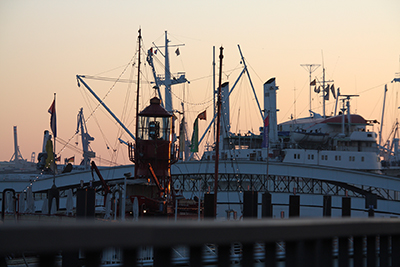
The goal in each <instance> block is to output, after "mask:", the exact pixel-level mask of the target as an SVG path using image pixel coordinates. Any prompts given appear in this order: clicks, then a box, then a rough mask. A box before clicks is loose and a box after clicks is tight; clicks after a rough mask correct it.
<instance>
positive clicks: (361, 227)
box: [0, 218, 400, 267]
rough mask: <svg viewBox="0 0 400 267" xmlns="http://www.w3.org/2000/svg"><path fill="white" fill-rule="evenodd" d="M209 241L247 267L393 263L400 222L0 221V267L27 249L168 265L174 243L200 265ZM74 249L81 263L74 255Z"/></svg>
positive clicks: (42, 261) (397, 261)
mask: <svg viewBox="0 0 400 267" xmlns="http://www.w3.org/2000/svg"><path fill="white" fill-rule="evenodd" d="M209 244H213V246H215V250H216V264H217V265H218V266H230V264H231V263H232V262H233V261H234V262H235V263H240V264H241V266H246V267H247V266H255V263H256V261H257V262H258V263H257V266H259V264H261V265H264V266H276V264H277V261H283V262H282V263H281V264H284V265H285V266H333V263H334V262H335V265H336V266H400V219H397V218H299V219H283V220H280V219H263V220H256V219H254V220H253V219H245V220H244V221H224V222H222V221H184V220H182V221H179V220H178V221H177V222H174V221H167V220H162V219H157V220H141V221H137V222H105V221H76V222H73V223H62V222H61V223H60V222H58V223H33V222H30V223H9V222H4V223H2V224H0V266H3V264H5V263H6V261H7V256H8V255H10V254H14V255H16V254H18V253H20V254H22V255H23V253H26V252H29V253H30V254H32V253H34V254H35V255H38V258H39V266H54V265H55V264H56V260H57V259H58V260H59V259H60V257H59V256H60V255H61V258H62V266H74V267H75V266H78V265H85V266H100V265H101V264H102V262H101V255H102V252H103V251H105V250H106V249H109V248H117V249H120V250H121V252H122V262H121V264H120V265H122V266H140V265H141V264H140V262H138V251H139V250H140V249H141V248H142V247H152V248H153V266H171V265H173V257H172V254H173V251H174V248H176V247H182V246H183V247H186V248H187V250H188V252H189V253H187V254H188V260H187V263H186V266H203V265H205V264H206V261H205V260H204V256H205V255H206V254H205V253H204V251H205V249H204V248H205V245H208V246H209ZM237 244H240V246H238V245H237ZM282 247H284V248H283V249H282ZM260 253H261V254H262V255H261V256H260ZM279 253H281V255H282V253H284V254H283V255H284V257H278V255H279ZM79 254H81V255H84V262H81V261H79V260H78V258H79V256H78V255H79ZM238 255H239V256H238ZM183 264H184V263H183ZM364 264H366V265H364ZM183 266H185V265H183Z"/></svg>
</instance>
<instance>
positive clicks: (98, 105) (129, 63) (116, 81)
mask: <svg viewBox="0 0 400 267" xmlns="http://www.w3.org/2000/svg"><path fill="white" fill-rule="evenodd" d="M133 59H134V57H132V58H131V60H130V61H129V62H128V64H126V66H125V68H124V69H123V71H122V72H121V74H120V75H119V76H118V78H117V80H115V82H114V83H113V85H112V86H111V87H110V89H109V90H108V92H107V93H106V94H105V95H104V97H103V98H102V99H101V100H102V101H104V100H105V99H106V97H107V96H108V95H109V94H110V92H111V90H112V89H113V88H114V87H115V85H116V84H117V83H118V81H119V80H120V79H121V77H122V75H123V74H124V73H125V72H126V70H127V68H128V66H130V65H131V62H132V61H133ZM100 105H101V104H100V103H98V104H97V106H96V107H95V108H94V110H93V111H92V113H91V114H90V115H89V116H88V117H87V118H86V120H85V122H87V121H88V120H89V118H90V117H91V116H92V115H93V113H94V112H96V110H97V109H98V108H99V107H100Z"/></svg>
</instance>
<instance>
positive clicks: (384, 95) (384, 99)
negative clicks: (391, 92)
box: [379, 84, 387, 146]
mask: <svg viewBox="0 0 400 267" xmlns="http://www.w3.org/2000/svg"><path fill="white" fill-rule="evenodd" d="M386 92H387V84H385V91H384V92H383V107H382V119H381V129H380V130H379V146H381V145H382V128H383V116H384V115H385V104H386Z"/></svg>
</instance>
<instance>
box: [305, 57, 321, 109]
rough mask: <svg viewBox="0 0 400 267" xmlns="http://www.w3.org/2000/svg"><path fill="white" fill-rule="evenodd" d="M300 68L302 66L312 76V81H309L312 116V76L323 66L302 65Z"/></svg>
mask: <svg viewBox="0 0 400 267" xmlns="http://www.w3.org/2000/svg"><path fill="white" fill-rule="evenodd" d="M300 66H302V67H303V68H304V69H305V70H307V71H308V72H309V74H310V76H309V77H310V81H309V86H310V114H311V110H312V108H311V74H312V73H313V72H314V71H315V70H316V69H318V67H319V66H321V65H320V64H300Z"/></svg>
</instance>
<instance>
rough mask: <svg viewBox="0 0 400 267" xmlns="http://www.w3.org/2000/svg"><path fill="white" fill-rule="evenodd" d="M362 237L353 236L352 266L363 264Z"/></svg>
mask: <svg viewBox="0 0 400 267" xmlns="http://www.w3.org/2000/svg"><path fill="white" fill-rule="evenodd" d="M363 239H364V238H363V237H362V236H354V237H353V266H363V260H364V257H363Z"/></svg>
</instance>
